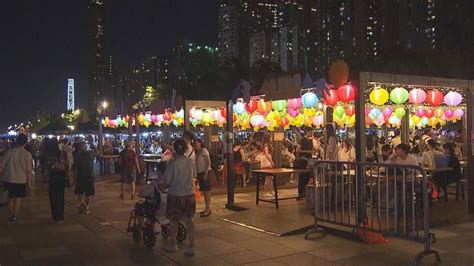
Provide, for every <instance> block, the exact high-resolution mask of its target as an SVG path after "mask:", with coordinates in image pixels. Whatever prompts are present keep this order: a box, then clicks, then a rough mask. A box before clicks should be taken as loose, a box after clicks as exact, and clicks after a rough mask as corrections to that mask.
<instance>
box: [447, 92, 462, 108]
mask: <svg viewBox="0 0 474 266" xmlns="http://www.w3.org/2000/svg"><path fill="white" fill-rule="evenodd" d="M461 102H462V96H461V94H460V93H459V92H456V91H450V92H448V93H447V94H446V95H445V96H444V103H445V104H446V105H448V106H457V105H459V104H461Z"/></svg>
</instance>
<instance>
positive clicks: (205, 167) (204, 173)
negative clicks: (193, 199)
mask: <svg viewBox="0 0 474 266" xmlns="http://www.w3.org/2000/svg"><path fill="white" fill-rule="evenodd" d="M194 149H195V151H196V171H197V179H198V183H199V191H201V192H202V194H203V195H204V203H205V204H206V208H205V209H204V211H202V212H200V213H199V214H200V216H201V217H208V216H209V215H211V178H209V175H208V173H209V170H211V157H210V155H209V151H208V150H207V149H206V148H204V147H203V143H202V140H200V139H196V140H195V141H194Z"/></svg>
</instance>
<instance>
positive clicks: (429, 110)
mask: <svg viewBox="0 0 474 266" xmlns="http://www.w3.org/2000/svg"><path fill="white" fill-rule="evenodd" d="M434 115H435V113H434V111H433V109H426V110H425V116H426V117H428V118H431V117H433V116H434Z"/></svg>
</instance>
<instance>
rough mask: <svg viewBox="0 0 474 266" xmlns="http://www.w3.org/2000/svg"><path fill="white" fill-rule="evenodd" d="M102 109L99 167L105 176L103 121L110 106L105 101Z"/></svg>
mask: <svg viewBox="0 0 474 266" xmlns="http://www.w3.org/2000/svg"><path fill="white" fill-rule="evenodd" d="M100 106H101V107H102V109H99V110H100V119H99V139H98V142H99V158H100V159H99V165H100V166H99V167H100V174H101V175H103V174H104V158H103V157H102V156H103V155H104V146H103V141H102V136H103V128H102V121H103V120H104V119H105V110H106V109H107V107H108V106H109V104H108V103H107V102H106V101H105V100H104V101H103V102H102V103H101V105H100Z"/></svg>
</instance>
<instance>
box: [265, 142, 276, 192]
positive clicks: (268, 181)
mask: <svg viewBox="0 0 474 266" xmlns="http://www.w3.org/2000/svg"><path fill="white" fill-rule="evenodd" d="M262 152H263V156H265V157H266V159H267V161H269V162H270V165H269V168H273V167H275V163H274V162H273V158H272V153H273V146H272V144H271V138H270V135H269V134H265V135H263V137H262ZM267 167H268V166H267ZM264 194H265V195H267V196H273V195H274V192H273V177H272V176H267V177H266V178H265V184H264Z"/></svg>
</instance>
